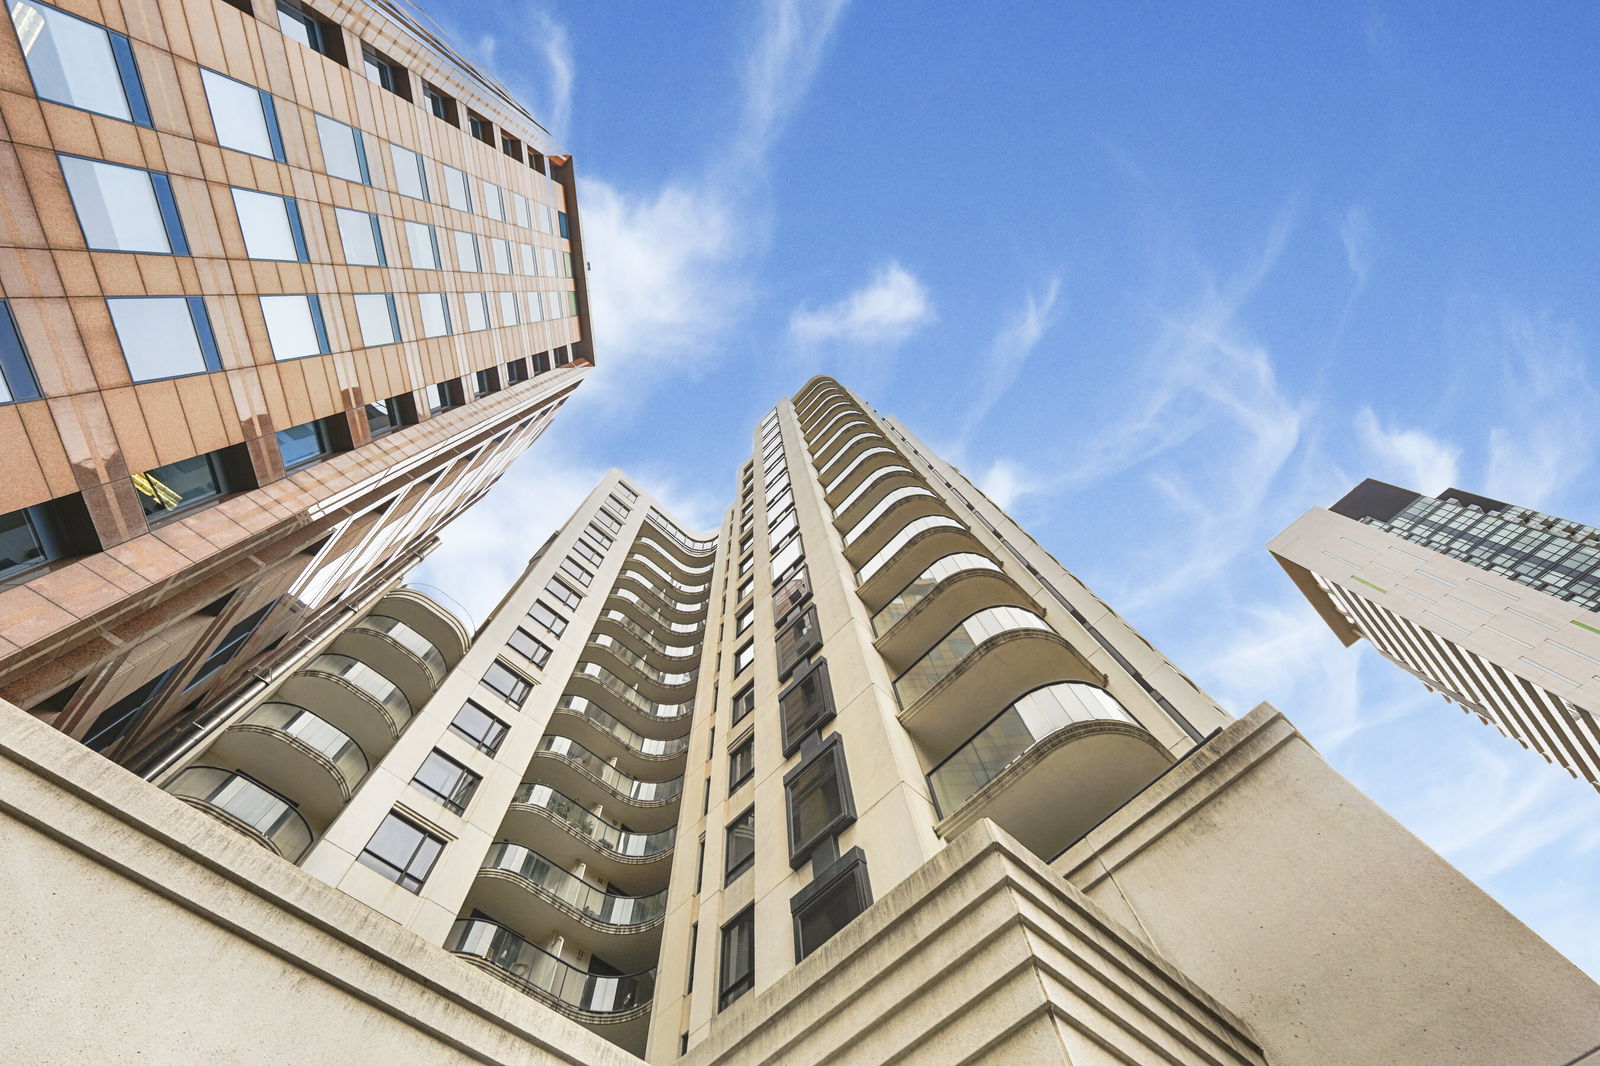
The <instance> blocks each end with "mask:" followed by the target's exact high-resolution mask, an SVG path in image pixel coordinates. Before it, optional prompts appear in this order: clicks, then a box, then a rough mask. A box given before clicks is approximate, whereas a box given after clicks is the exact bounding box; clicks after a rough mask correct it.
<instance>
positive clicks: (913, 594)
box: [872, 552, 1000, 637]
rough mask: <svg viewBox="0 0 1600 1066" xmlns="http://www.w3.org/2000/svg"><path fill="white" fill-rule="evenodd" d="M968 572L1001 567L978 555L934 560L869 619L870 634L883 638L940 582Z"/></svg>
mask: <svg viewBox="0 0 1600 1066" xmlns="http://www.w3.org/2000/svg"><path fill="white" fill-rule="evenodd" d="M968 570H989V571H993V572H995V573H999V572H1000V567H999V565H997V564H996V563H995V561H994V560H993V559H990V558H987V557H986V556H982V555H979V554H978V553H977V552H955V553H953V554H951V555H946V556H944V557H943V558H940V559H935V560H934V561H933V563H932V564H930V565H929V567H928V568H927V569H926V570H924V571H923V572H922V573H920V574H918V575H917V576H916V577H914V578H912V579H911V582H910V583H909V584H908V585H906V587H905V588H903V589H901V590H900V591H899V592H897V593H895V597H894V599H892V600H890V601H889V602H888V603H886V604H884V605H883V607H882V608H880V609H879V611H878V613H877V614H875V615H873V616H872V632H873V633H874V634H875V635H876V636H880V637H881V636H883V635H884V634H885V633H887V632H889V630H890V629H891V628H893V626H894V624H895V623H896V622H898V621H900V619H902V618H904V617H905V616H906V615H908V614H910V613H911V611H912V610H913V609H914V608H915V607H916V606H917V604H919V603H921V602H922V600H923V598H924V597H926V596H927V595H928V593H930V592H932V591H933V590H934V588H936V587H937V586H938V585H939V583H940V582H941V581H944V580H945V579H946V578H948V577H952V576H954V575H956V574H959V573H962V572H963V571H968Z"/></svg>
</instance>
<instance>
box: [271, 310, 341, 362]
mask: <svg viewBox="0 0 1600 1066" xmlns="http://www.w3.org/2000/svg"><path fill="white" fill-rule="evenodd" d="M258 299H260V301H261V317H263V318H265V319H266V321H267V340H268V341H269V342H271V344H272V358H274V359H276V360H277V361H279V362H283V361H284V360H286V359H303V358H305V357H306V356H308V355H325V354H327V351H328V335H327V333H326V331H325V330H324V328H323V324H322V301H320V300H318V299H317V298H316V297H315V296H262V297H258Z"/></svg>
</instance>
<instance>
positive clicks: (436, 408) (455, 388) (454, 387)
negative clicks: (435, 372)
mask: <svg viewBox="0 0 1600 1066" xmlns="http://www.w3.org/2000/svg"><path fill="white" fill-rule="evenodd" d="M429 395H430V396H431V397H432V403H431V404H430V405H429V410H431V411H432V412H433V413H434V414H438V413H439V412H440V411H448V410H449V409H450V408H452V407H460V406H461V405H462V404H464V403H466V402H467V399H466V394H465V392H464V391H463V390H462V388H461V380H460V379H459V378H456V379H454V380H451V381H441V382H439V383H438V384H437V385H435V386H434V387H433V388H432V389H431V390H430V391H429Z"/></svg>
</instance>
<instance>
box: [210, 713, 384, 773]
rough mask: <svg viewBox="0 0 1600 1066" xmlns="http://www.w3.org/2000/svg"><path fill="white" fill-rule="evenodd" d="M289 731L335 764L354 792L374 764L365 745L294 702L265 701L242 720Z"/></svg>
mask: <svg viewBox="0 0 1600 1066" xmlns="http://www.w3.org/2000/svg"><path fill="white" fill-rule="evenodd" d="M239 724H240V725H253V726H260V727H261V728H263V729H273V730H276V731H277V732H279V733H284V734H287V735H288V736H291V737H293V738H294V739H295V740H297V741H299V742H300V743H301V744H303V745H305V746H306V747H308V748H310V749H311V750H312V751H315V752H317V753H318V754H319V755H322V756H323V757H325V758H326V759H327V760H328V761H329V762H331V763H333V765H334V768H335V769H337V770H338V771H339V775H340V776H341V777H343V778H344V783H345V787H346V788H348V789H349V790H350V791H351V792H354V791H355V790H356V786H357V785H359V784H361V780H362V778H364V777H366V776H367V770H368V769H370V767H369V766H368V764H367V756H366V753H365V752H363V751H362V750H361V746H360V745H359V744H357V743H356V742H355V741H353V740H351V739H350V738H349V737H347V736H345V734H344V732H343V731H342V730H340V729H339V728H337V727H336V726H333V725H330V724H329V723H328V722H326V721H324V720H323V719H322V718H320V717H319V716H317V715H315V714H312V713H311V712H310V711H308V710H306V709H305V708H304V707H296V706H295V705H294V704H292V703H263V704H262V705H261V706H259V707H257V708H256V709H255V710H253V711H251V712H250V713H249V714H247V715H245V716H244V718H243V719H242V720H241V721H240V722H239Z"/></svg>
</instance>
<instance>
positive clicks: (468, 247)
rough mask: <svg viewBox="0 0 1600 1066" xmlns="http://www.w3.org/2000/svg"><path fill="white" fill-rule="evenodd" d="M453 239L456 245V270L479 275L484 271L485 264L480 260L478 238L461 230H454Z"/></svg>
mask: <svg viewBox="0 0 1600 1066" xmlns="http://www.w3.org/2000/svg"><path fill="white" fill-rule="evenodd" d="M451 237H452V238H453V239H454V241H455V245H456V269H457V270H466V271H470V272H472V273H477V272H478V271H481V270H482V269H483V262H482V260H480V259H479V258H478V238H476V237H474V236H473V235H472V234H470V233H463V232H462V231H461V230H454V231H452V233H451Z"/></svg>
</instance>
